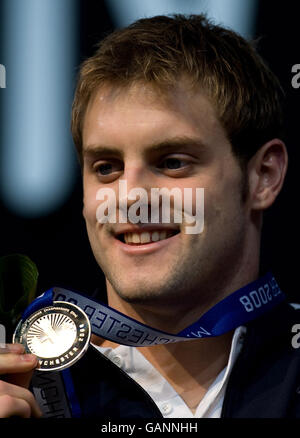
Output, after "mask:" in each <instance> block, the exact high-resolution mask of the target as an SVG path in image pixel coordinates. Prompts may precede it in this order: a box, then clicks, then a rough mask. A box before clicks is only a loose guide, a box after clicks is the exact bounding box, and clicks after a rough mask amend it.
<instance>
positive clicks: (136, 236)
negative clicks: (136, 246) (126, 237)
mask: <svg viewBox="0 0 300 438" xmlns="http://www.w3.org/2000/svg"><path fill="white" fill-rule="evenodd" d="M132 243H141V241H140V235H139V234H138V233H132Z"/></svg>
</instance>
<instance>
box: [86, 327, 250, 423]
mask: <svg viewBox="0 0 300 438" xmlns="http://www.w3.org/2000/svg"><path fill="white" fill-rule="evenodd" d="M245 332H246V327H244V326H240V327H238V328H236V329H235V331H234V335H233V338H232V342H231V350H230V355H229V360H228V364H227V366H226V367H225V368H224V369H223V370H222V371H221V372H220V373H219V374H218V376H217V377H216V379H215V380H214V382H213V383H212V384H211V385H210V387H209V388H208V390H207V392H206V394H205V396H204V397H203V398H202V400H201V401H200V403H199V405H198V407H197V409H196V411H195V414H193V413H192V411H191V410H190V409H189V407H188V406H187V405H186V403H185V402H184V400H183V399H182V398H181V397H180V395H179V394H178V393H177V392H176V391H175V389H174V388H173V387H172V386H171V385H170V383H169V382H168V381H167V380H166V379H165V378H164V377H163V376H162V375H161V374H160V373H159V372H158V371H157V370H156V368H154V367H153V365H152V364H151V363H150V362H149V361H148V360H147V359H146V358H145V357H144V356H143V354H142V353H140V351H139V350H137V349H136V348H135V347H128V346H126V345H120V346H118V347H116V348H109V347H108V348H105V347H99V346H97V345H94V346H95V347H96V348H97V349H98V350H99V351H100V352H101V353H102V354H104V355H105V356H106V357H107V358H109V359H110V360H111V361H112V362H114V363H115V364H116V365H118V366H119V367H120V368H122V370H123V371H125V372H126V373H127V374H128V375H129V376H130V377H131V378H132V379H133V380H135V381H136V382H137V383H138V384H139V385H140V386H142V388H144V390H145V391H146V392H147V393H148V394H149V395H150V397H151V398H152V399H153V400H154V402H155V403H156V405H157V406H158V408H159V410H160V411H161V413H162V415H163V416H164V417H165V418H220V416H221V410H222V405H223V400H224V394H225V390H226V386H227V383H228V378H229V375H230V373H231V370H232V367H233V365H234V363H235V361H236V358H237V356H238V355H239V352H240V350H241V347H242V342H243V339H244V334H245Z"/></svg>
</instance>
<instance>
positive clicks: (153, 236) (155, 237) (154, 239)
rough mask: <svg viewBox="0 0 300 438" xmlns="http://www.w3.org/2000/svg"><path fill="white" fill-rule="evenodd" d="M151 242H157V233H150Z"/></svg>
mask: <svg viewBox="0 0 300 438" xmlns="http://www.w3.org/2000/svg"><path fill="white" fill-rule="evenodd" d="M151 240H152V242H157V241H158V240H159V232H158V231H154V232H153V233H152V236H151Z"/></svg>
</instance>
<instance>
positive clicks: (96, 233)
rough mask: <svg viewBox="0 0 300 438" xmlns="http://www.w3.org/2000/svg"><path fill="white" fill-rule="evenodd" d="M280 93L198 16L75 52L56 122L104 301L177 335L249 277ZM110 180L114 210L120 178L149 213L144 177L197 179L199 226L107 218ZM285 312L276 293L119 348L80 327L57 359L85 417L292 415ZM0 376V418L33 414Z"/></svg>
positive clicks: (20, 367)
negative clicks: (70, 140) (75, 173)
mask: <svg viewBox="0 0 300 438" xmlns="http://www.w3.org/2000/svg"><path fill="white" fill-rule="evenodd" d="M280 99H281V91H280V87H279V85H278V82H277V79H276V78H275V77H274V75H273V74H272V73H271V72H270V70H269V69H268V68H267V67H266V65H265V64H264V63H263V61H262V60H261V59H260V57H259V56H258V55H257V54H256V52H255V50H254V49H253V48H252V47H251V46H250V45H249V44H248V43H246V42H245V41H244V40H243V39H242V38H241V37H239V36H238V35H236V34H235V33H233V32H231V31H229V30H226V29H223V28H221V27H218V26H214V25H212V24H210V23H209V22H208V21H207V20H206V18H205V17H203V16H190V17H184V16H174V17H153V18H150V19H143V20H139V21H138V22H136V23H134V24H132V25H131V26H129V27H128V28H126V29H123V30H120V31H116V32H115V33H113V34H112V35H110V36H108V37H107V38H106V39H105V40H104V41H102V43H101V45H100V46H99V49H98V51H97V52H96V54H95V55H94V56H93V57H92V58H90V59H88V60H87V61H86V62H85V63H84V65H83V67H82V69H81V73H80V78H79V83H78V86H77V90H76V94H75V100H74V104H73V115H72V116H73V117H72V132H73V137H74V141H75V145H76V147H77V151H78V155H79V158H80V161H81V164H82V172H83V187H84V208H83V214H84V217H85V221H86V226H87V231H88V236H89V240H90V243H91V247H92V250H93V253H94V255H95V258H96V260H97V262H98V264H99V266H100V267H101V269H102V270H103V272H104V274H105V277H106V286H107V297H108V304H109V305H110V306H111V307H113V308H114V309H116V310H118V311H119V312H122V313H123V314H125V315H127V316H128V317H130V318H134V319H135V320H137V321H139V322H141V323H143V324H146V325H147V326H150V327H153V328H155V329H158V330H162V331H164V332H167V333H172V334H177V333H180V332H181V331H182V330H184V329H185V328H186V327H188V326H190V325H191V324H192V323H194V322H195V321H196V320H197V319H199V318H200V317H201V316H202V315H204V314H205V313H206V312H207V311H208V310H209V309H211V308H212V307H213V306H214V305H216V304H217V303H218V302H220V301H221V300H223V299H225V298H226V297H228V296H230V294H232V293H233V292H235V291H237V290H238V289H240V288H242V287H244V286H246V285H247V284H249V283H251V282H253V281H255V280H256V279H257V278H258V277H259V254H260V237H261V228H262V216H263V211H264V210H266V209H267V208H268V207H270V206H271V205H272V204H273V202H274V201H275V199H276V197H277V195H278V194H279V192H280V190H281V187H282V185H283V181H284V177H285V174H286V169H287V152H286V148H285V145H284V143H283V141H282V140H281V136H282V115H281V108H280ZM120 180H122V181H126V184H127V194H126V196H125V198H126V202H127V210H129V208H130V206H131V205H133V199H132V198H131V197H130V196H129V195H128V193H129V192H130V190H131V189H136V188H143V189H145V190H146V193H147V194H148V205H147V208H149V209H150V207H151V202H152V199H151V189H153V188H158V189H161V188H167V189H169V190H172V189H174V188H179V189H180V192H181V193H184V189H186V188H189V189H191V190H192V192H193V195H195V193H196V189H197V188H204V193H205V208H204V211H205V215H204V228H203V230H201V232H199V233H195V234H189V233H188V232H187V223H186V221H183V222H182V223H175V221H174V216H172V217H173V219H171V220H170V222H169V223H164V222H163V221H161V220H160V222H159V223H155V224H154V223H151V222H148V223H147V222H146V221H145V222H143V223H141V222H138V223H134V224H133V223H130V222H129V221H127V222H126V223H123V222H122V221H121V220H120V217H121V205H123V202H124V194H122V196H123V198H122V196H121V198H120V185H119V182H120ZM103 188H110V189H112V190H113V191H114V193H115V194H116V199H117V202H116V213H117V217H118V221H117V222H113V221H107V222H105V223H101V221H99V217H98V215H97V211H98V208H99V205H101V202H104V200H103V199H102V201H100V202H99V199H100V198H99V196H98V195H97V194H98V193H99V190H101V189H103ZM160 207H161V209H162V205H160ZM171 210H172V213H174V211H175V202H173V203H171ZM195 210H196V199H195V196H194V197H193V205H192V211H193V212H194V213H195ZM296 322H297V313H296V312H295V311H294V310H293V309H292V308H291V307H290V306H289V305H287V304H286V303H285V304H280V305H278V306H275V307H274V308H273V309H271V310H270V311H269V312H267V313H266V314H264V315H262V316H260V317H257V318H256V319H255V320H254V321H250V322H247V323H245V324H238V325H236V326H234V327H233V329H231V330H229V331H225V332H224V333H222V334H221V335H219V336H216V337H207V338H201V339H194V340H190V341H187V342H176V343H170V344H159V345H152V346H149V347H146V346H142V347H136V348H135V347H128V346H123V345H118V344H116V343H114V342H111V341H109V340H107V339H103V338H100V337H98V336H94V337H93V338H92V342H93V344H94V345H95V346H96V348H94V347H93V348H92V347H91V348H90V350H89V352H88V353H87V354H86V356H84V358H83V359H82V360H80V361H79V362H78V363H77V364H75V365H74V366H73V367H71V368H70V372H71V377H72V380H73V384H74V388H75V391H74V392H75V394H76V400H77V401H76V403H78V405H79V406H80V409H81V415H82V416H85V417H88V416H90V417H93V416H94V417H97V416H100V417H101V416H109V415H115V416H120V417H136V416H141V417H151V416H156V417H159V416H165V417H167V418H171V417H189V416H190V417H192V416H196V417H220V416H229V417H253V416H254V417H255V416H257V417H259V416H262V417H265V416H266V417H277V416H298V414H300V411H299V409H300V405H299V403H297V400H296V398H295V394H296V392H295V391H296V388H297V378H298V377H297V376H298V374H297V365H299V354H297V350H295V349H293V348H292V346H291V342H290V338H291V336H290V334H291V327H292V324H293V323H296ZM275 323H276V324H277V323H278V326H275V327H274V324H275ZM273 336H275V337H276V339H277V343H272V342H271V340H272V337H273ZM9 348H11V347H8V349H9ZM14 348H18V347H14ZM97 350H98V351H97ZM20 351H21V350H20ZM99 352H100V353H102V354H101V355H100V354H99ZM16 353H17V352H16V351H14V352H11V353H10V352H7V353H6V354H3V355H1V357H0V368H1V370H2V373H17V372H19V373H20V374H19V378H23V380H24V379H25V378H26V379H27V381H26V384H27V383H28V379H29V377H30V374H25V375H24V374H23V372H24V371H29V370H31V369H33V368H34V367H35V366H36V363H35V362H26V361H20V360H19V359H20V358H26V355H25V357H24V355H18V354H16ZM104 356H107V357H108V358H109V359H111V361H109V360H107V359H106V358H105V357H104ZM33 360H34V359H33ZM112 362H115V364H117V365H118V366H119V367H120V369H119V368H118V367H116V366H115V364H113V363H112ZM25 364H26V365H25ZM250 364H253V365H252V366H251V365H250ZM100 369H101V372H99V370H100ZM124 371H125V372H124ZM83 374H84V376H85V377H84V379H83V378H82V375H83ZM100 374H101V375H100ZM128 376H129V377H128ZM14 379H16V377H15V376H14V378H13V379H12V380H11V381H14V382H15V383H16V385H18V384H19V385H21V386H22V385H23V386H26V384H25V383H24V381H23V382H21V383H20V382H18V381H16V380H14ZM137 384H138V385H137ZM298 384H299V382H298ZM2 386H3V387H2V388H1V389H0V394H2V395H0V414H1V416H9V415H20V416H31V415H39V413H38V407H37V404H36V402H35V401H34V400H33V399H32V395H31V394H30V393H29V392H28V391H27V390H26V389H24V388H23V387H21V386H12V384H11V383H8V382H3V385H2ZM142 388H143V389H142ZM149 395H150V397H149ZM73 401H74V400H73ZM7 406H8V407H7Z"/></svg>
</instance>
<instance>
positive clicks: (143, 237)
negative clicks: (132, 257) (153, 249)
mask: <svg viewBox="0 0 300 438" xmlns="http://www.w3.org/2000/svg"><path fill="white" fill-rule="evenodd" d="M150 241H151V235H150V233H148V232H147V231H143V232H142V234H141V243H148V242H150Z"/></svg>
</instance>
